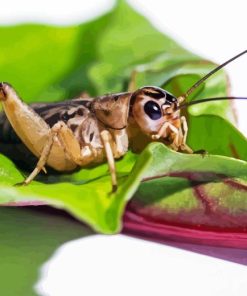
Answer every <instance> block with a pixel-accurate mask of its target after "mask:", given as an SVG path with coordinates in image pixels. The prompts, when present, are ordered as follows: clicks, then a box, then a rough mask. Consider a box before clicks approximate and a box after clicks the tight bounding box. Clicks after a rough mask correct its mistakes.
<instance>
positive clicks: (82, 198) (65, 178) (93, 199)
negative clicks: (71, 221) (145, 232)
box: [0, 151, 151, 233]
mask: <svg viewBox="0 0 247 296" xmlns="http://www.w3.org/2000/svg"><path fill="white" fill-rule="evenodd" d="M150 157H151V156H150V154H149V151H144V153H143V154H142V156H141V157H140V159H145V161H143V162H141V163H140V164H139V165H138V164H137V165H136V166H135V168H134V169H133V170H132V173H131V175H130V176H128V174H129V171H130V170H131V168H132V166H133V164H134V161H135V159H136V157H135V155H133V154H131V153H129V154H128V155H126V157H125V158H124V159H123V160H122V161H119V162H118V163H117V168H118V175H119V188H118V190H117V192H116V193H114V194H113V193H111V181H110V177H109V173H108V167H107V165H106V164H103V165H99V166H97V167H95V168H91V169H82V170H81V171H79V172H76V173H74V174H68V175H62V176H59V175H51V176H48V177H47V178H44V179H45V180H42V181H43V182H44V183H43V182H37V181H33V182H32V183H31V184H30V185H28V186H21V187H19V186H14V184H16V183H17V182H20V181H22V180H23V176H22V175H21V174H20V172H19V171H18V170H17V169H16V168H15V166H14V164H13V163H11V162H10V161H9V160H8V159H6V158H5V157H3V156H0V163H1V170H2V175H1V181H0V182H1V183H0V184H1V186H0V204H7V205H15V204H17V205H25V204H28V205H30V204H36V203H37V201H42V202H44V203H45V204H49V205H52V206H53V207H56V208H62V209H65V210H67V211H68V212H70V213H71V214H73V215H74V216H75V217H77V218H78V219H80V220H83V221H85V222H87V223H88V224H90V225H91V226H92V227H93V228H94V229H95V230H97V231H100V232H104V233H114V232H118V231H120V229H121V217H122V214H123V211H124V206H125V204H126V203H127V201H128V200H129V199H130V198H131V196H132V195H133V193H134V192H135V191H136V189H137V187H138V185H139V182H140V178H141V174H142V172H143V170H144V169H145V167H146V166H147V165H148V163H149V159H150ZM42 179H43V178H42ZM49 183H50V184H49ZM51 183H52V184H51Z"/></svg>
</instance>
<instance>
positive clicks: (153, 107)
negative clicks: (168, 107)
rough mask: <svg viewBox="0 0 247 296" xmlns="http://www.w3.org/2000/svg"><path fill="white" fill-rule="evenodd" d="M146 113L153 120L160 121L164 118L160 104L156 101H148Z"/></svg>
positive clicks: (145, 106)
mask: <svg viewBox="0 0 247 296" xmlns="http://www.w3.org/2000/svg"><path fill="white" fill-rule="evenodd" d="M144 111H145V113H146V114H147V115H148V116H149V117H150V118H151V119H153V120H158V119H160V118H161V116H162V112H161V109H160V106H159V104H157V103H156V102H154V101H148V102H147V103H146V104H145V105H144Z"/></svg>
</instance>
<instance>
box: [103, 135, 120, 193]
mask: <svg viewBox="0 0 247 296" xmlns="http://www.w3.org/2000/svg"><path fill="white" fill-rule="evenodd" d="M100 135H101V139H102V141H103V145H104V148H105V154H106V158H107V162H108V166H109V170H110V174H111V181H112V192H115V191H116V190H117V176H116V167H115V160H114V156H113V152H112V148H111V141H112V137H111V134H110V132H108V131H107V130H103V131H102V132H101V133H100Z"/></svg>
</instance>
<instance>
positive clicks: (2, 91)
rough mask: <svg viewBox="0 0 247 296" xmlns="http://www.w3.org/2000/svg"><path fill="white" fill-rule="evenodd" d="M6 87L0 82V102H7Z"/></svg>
mask: <svg viewBox="0 0 247 296" xmlns="http://www.w3.org/2000/svg"><path fill="white" fill-rule="evenodd" d="M6 88H8V85H7V84H6V83H4V82H0V101H6V100H7V90H6Z"/></svg>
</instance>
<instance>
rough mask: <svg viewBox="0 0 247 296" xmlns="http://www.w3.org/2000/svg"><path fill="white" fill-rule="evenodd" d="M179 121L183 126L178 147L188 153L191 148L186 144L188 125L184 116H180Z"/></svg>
mask: <svg viewBox="0 0 247 296" xmlns="http://www.w3.org/2000/svg"><path fill="white" fill-rule="evenodd" d="M181 123H182V128H183V136H182V137H183V138H182V143H181V145H180V149H181V150H182V151H185V152H187V153H189V154H192V153H193V150H192V149H191V148H190V147H189V146H188V145H187V144H186V140H187V135H188V125H187V121H186V118H185V117H184V116H182V117H181Z"/></svg>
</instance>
